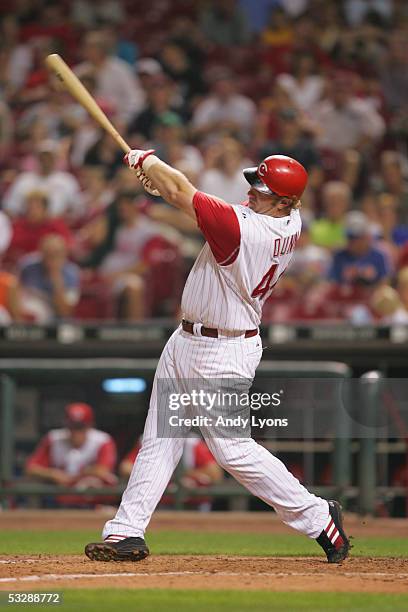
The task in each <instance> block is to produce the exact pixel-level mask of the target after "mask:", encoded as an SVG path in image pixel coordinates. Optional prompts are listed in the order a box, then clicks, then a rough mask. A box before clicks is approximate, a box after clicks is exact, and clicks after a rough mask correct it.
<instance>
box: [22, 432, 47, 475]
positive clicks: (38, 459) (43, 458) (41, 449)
mask: <svg viewBox="0 0 408 612" xmlns="http://www.w3.org/2000/svg"><path fill="white" fill-rule="evenodd" d="M50 450H51V445H50V438H49V436H48V434H47V435H46V436H44V438H43V439H42V440H41V442H40V443H39V445H38V446H37V448H36V449H35V450H34V452H33V454H32V455H31V456H30V457H29V458H28V460H27V463H26V466H27V467H32V466H33V465H40V466H41V467H51V460H50Z"/></svg>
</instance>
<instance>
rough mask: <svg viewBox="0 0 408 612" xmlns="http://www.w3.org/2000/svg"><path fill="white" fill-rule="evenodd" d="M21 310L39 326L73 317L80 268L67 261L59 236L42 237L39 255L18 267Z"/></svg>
mask: <svg viewBox="0 0 408 612" xmlns="http://www.w3.org/2000/svg"><path fill="white" fill-rule="evenodd" d="M20 283H21V288H22V293H23V302H24V311H25V313H26V314H27V315H28V316H30V318H32V319H34V320H35V321H36V322H39V323H49V322H52V321H55V320H56V319H65V318H67V317H70V316H71V315H72V312H73V309H74V307H75V305H76V304H77V302H78V300H79V296H80V278H79V267H78V266H77V265H76V264H74V263H72V262H70V261H68V256H67V246H66V243H65V241H64V239H63V238H62V237H61V236H59V235H58V234H49V235H47V236H44V237H43V238H42V240H41V242H40V244H39V253H35V254H33V255H30V256H27V257H26V258H25V259H24V260H23V261H22V264H21V269H20Z"/></svg>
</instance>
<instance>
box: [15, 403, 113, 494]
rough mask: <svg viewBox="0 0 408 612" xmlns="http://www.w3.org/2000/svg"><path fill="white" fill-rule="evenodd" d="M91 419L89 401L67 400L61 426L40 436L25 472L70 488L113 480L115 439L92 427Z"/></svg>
mask: <svg viewBox="0 0 408 612" xmlns="http://www.w3.org/2000/svg"><path fill="white" fill-rule="evenodd" d="M94 420H95V419H94V411H93V409H92V407H91V406H90V405H89V404H85V403H73V404H68V405H67V406H66V407H65V427H64V428H62V429H53V430H51V431H49V432H48V433H47V434H46V435H45V436H44V437H43V438H42V439H41V441H40V443H39V444H38V446H37V448H36V449H35V450H34V452H33V454H32V455H31V456H30V457H29V458H28V460H27V463H26V474H27V475H28V476H30V477H33V478H37V479H40V480H45V481H47V482H51V483H54V484H57V485H63V486H70V487H72V488H73V489H75V488H77V489H79V488H81V489H84V488H90V487H100V486H104V485H113V484H115V483H116V476H115V474H114V468H115V463H116V446H115V442H114V440H113V438H112V437H111V436H110V435H109V434H107V433H105V432H104V431H100V430H99V429H95V428H94ZM74 499H75V498H74ZM79 499H80V498H79ZM59 501H60V502H62V501H67V498H66V497H65V496H64V498H60V499H59ZM71 501H72V499H71Z"/></svg>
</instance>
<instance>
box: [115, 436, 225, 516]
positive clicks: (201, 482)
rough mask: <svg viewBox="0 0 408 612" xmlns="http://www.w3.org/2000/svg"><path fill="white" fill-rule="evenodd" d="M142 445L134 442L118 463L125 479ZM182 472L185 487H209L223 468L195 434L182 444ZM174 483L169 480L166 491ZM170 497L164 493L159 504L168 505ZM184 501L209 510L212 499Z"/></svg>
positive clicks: (169, 491)
mask: <svg viewBox="0 0 408 612" xmlns="http://www.w3.org/2000/svg"><path fill="white" fill-rule="evenodd" d="M141 446H142V440H141V438H139V440H138V441H137V442H136V444H135V445H134V447H133V448H132V449H131V450H130V451H129V453H128V454H127V455H126V456H125V457H124V458H123V459H122V461H121V463H120V465H119V475H120V476H122V477H123V478H126V480H127V479H128V478H129V476H130V473H131V471H132V469H133V465H134V463H135V461H136V457H137V455H138V453H139V450H140V448H141ZM181 466H182V473H181V478H180V484H182V486H183V487H185V488H186V489H190V490H191V489H198V488H200V487H209V486H211V485H213V484H215V483H217V482H220V481H221V480H222V479H223V470H222V469H221V468H220V466H219V465H218V463H217V462H216V461H215V459H214V457H213V456H212V454H211V453H210V451H209V449H208V447H207V445H206V443H205V442H204V440H202V439H201V438H199V437H197V436H193V435H192V436H189V437H188V438H187V440H186V444H185V446H184V450H183V455H182V458H181ZM174 486H175V485H174V483H173V482H171V483H170V485H169V487H168V489H167V493H172V492H173V490H174ZM171 501H172V500H171V497H170V496H169V495H168V494H165V495H164V496H163V497H162V500H161V504H162V505H169V504H170V503H171ZM185 503H186V504H187V505H188V506H189V507H194V508H197V509H198V510H201V511H202V512H206V511H208V510H211V506H212V499H211V498H209V497H208V496H205V497H204V496H201V495H200V496H199V497H197V496H194V497H191V498H187V499H186V500H185Z"/></svg>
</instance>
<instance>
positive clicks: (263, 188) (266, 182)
mask: <svg viewBox="0 0 408 612" xmlns="http://www.w3.org/2000/svg"><path fill="white" fill-rule="evenodd" d="M244 176H245V178H246V180H247V181H248V183H249V184H250V185H251V186H252V187H253V188H254V189H256V190H257V191H260V192H261V193H265V194H268V195H279V196H282V197H288V198H297V199H299V198H300V197H301V195H302V193H303V192H304V190H305V187H306V183H307V172H306V170H305V169H304V167H303V166H302V164H300V163H299V162H298V161H296V159H292V157H287V156H286V155H270V156H269V157H266V158H265V159H264V160H263V162H261V163H260V164H259V166H258V167H257V168H245V170H244Z"/></svg>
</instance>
